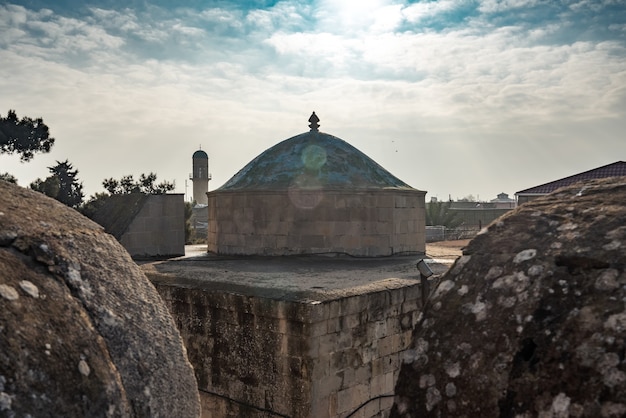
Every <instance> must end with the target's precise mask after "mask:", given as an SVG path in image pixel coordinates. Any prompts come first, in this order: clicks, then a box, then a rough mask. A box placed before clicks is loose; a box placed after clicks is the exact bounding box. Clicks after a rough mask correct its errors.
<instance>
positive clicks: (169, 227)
mask: <svg viewBox="0 0 626 418" xmlns="http://www.w3.org/2000/svg"><path fill="white" fill-rule="evenodd" d="M184 208H185V205H184V196H183V195H182V194H159V195H148V194H143V193H130V194H122V195H113V196H110V197H109V198H108V199H107V200H106V202H105V203H104V204H103V205H102V206H101V207H99V208H98V210H97V211H96V212H95V213H94V214H93V216H92V220H93V221H95V222H97V223H99V224H100V225H102V226H103V227H104V230H105V231H106V232H108V233H109V234H111V235H113V236H114V237H115V238H116V239H117V240H118V241H119V242H120V244H122V245H123V246H124V248H125V249H126V251H128V253H129V254H130V255H131V256H132V257H133V258H136V259H137V258H139V259H141V258H149V257H177V256H181V255H185V211H184Z"/></svg>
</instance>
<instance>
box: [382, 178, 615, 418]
mask: <svg viewBox="0 0 626 418" xmlns="http://www.w3.org/2000/svg"><path fill="white" fill-rule="evenodd" d="M625 202H626V178H625V177H615V178H612V179H608V180H599V181H593V182H588V183H584V184H583V183H578V184H576V185H573V186H569V187H567V188H563V189H560V190H559V191H556V192H554V193H553V194H550V195H547V196H545V197H542V198H538V199H536V200H533V201H531V202H528V203H525V204H524V205H521V206H520V207H519V208H518V209H516V210H515V211H512V212H509V213H508V214H507V215H504V216H503V217H501V218H500V219H498V220H497V221H495V222H494V223H492V224H491V225H490V226H489V227H488V229H487V230H486V231H485V232H484V233H482V234H481V235H479V236H477V237H476V238H474V239H473V240H472V241H471V242H470V243H469V245H468V247H467V248H466V249H465V251H464V255H463V256H462V257H461V258H459V259H458V260H457V261H456V263H455V264H454V265H453V266H452V268H451V269H450V270H449V271H448V272H447V273H446V274H445V275H444V276H442V277H441V278H440V282H439V284H438V286H436V288H435V289H434V291H433V292H432V293H431V297H430V299H429V300H428V304H427V307H426V309H425V311H424V313H423V318H422V321H421V322H420V323H419V324H418V326H417V327H416V328H415V331H414V333H413V345H412V347H411V349H410V350H408V351H407V352H406V355H405V356H404V359H403V365H402V368H401V372H400V375H399V377H398V380H397V383H396V388H395V395H396V396H395V405H394V409H393V411H392V415H391V416H392V417H402V418H408V417H411V418H413V417H415V418H417V417H485V418H490V417H511V418H513V417H624V416H626V361H625V358H624V355H625V351H626V304H625V303H626V225H625V223H624V220H625V219H626V204H625Z"/></svg>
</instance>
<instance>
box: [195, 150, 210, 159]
mask: <svg viewBox="0 0 626 418" xmlns="http://www.w3.org/2000/svg"><path fill="white" fill-rule="evenodd" d="M192 158H202V159H205V160H208V159H209V156H208V155H207V154H206V152H204V151H202V150H201V149H199V150H198V151H196V152H194V153H193V157H192Z"/></svg>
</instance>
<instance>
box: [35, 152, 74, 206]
mask: <svg viewBox="0 0 626 418" xmlns="http://www.w3.org/2000/svg"><path fill="white" fill-rule="evenodd" d="M48 170H50V173H52V175H51V176H49V177H48V178H46V179H45V180H41V179H37V180H35V181H34V182H32V183H31V184H30V188H31V189H33V190H36V191H38V192H41V193H43V194H45V195H46V196H50V197H52V198H53V199H56V200H58V201H59V202H61V203H63V204H65V205H67V206H69V207H71V208H78V207H79V206H80V205H81V203H82V202H83V198H84V196H85V195H84V194H83V184H82V183H79V182H78V177H77V176H78V170H74V167H72V164H71V163H70V162H69V161H68V160H65V161H63V162H59V161H57V165H55V166H54V167H48Z"/></svg>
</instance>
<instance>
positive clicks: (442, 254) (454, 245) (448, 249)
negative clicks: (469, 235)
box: [426, 239, 470, 259]
mask: <svg viewBox="0 0 626 418" xmlns="http://www.w3.org/2000/svg"><path fill="white" fill-rule="evenodd" d="M469 242H470V240H469V239H459V240H453V241H438V242H427V243H426V255H427V256H428V257H431V258H444V259H456V258H457V257H460V256H461V255H462V248H463V247H465V246H467V244H468V243H469Z"/></svg>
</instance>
